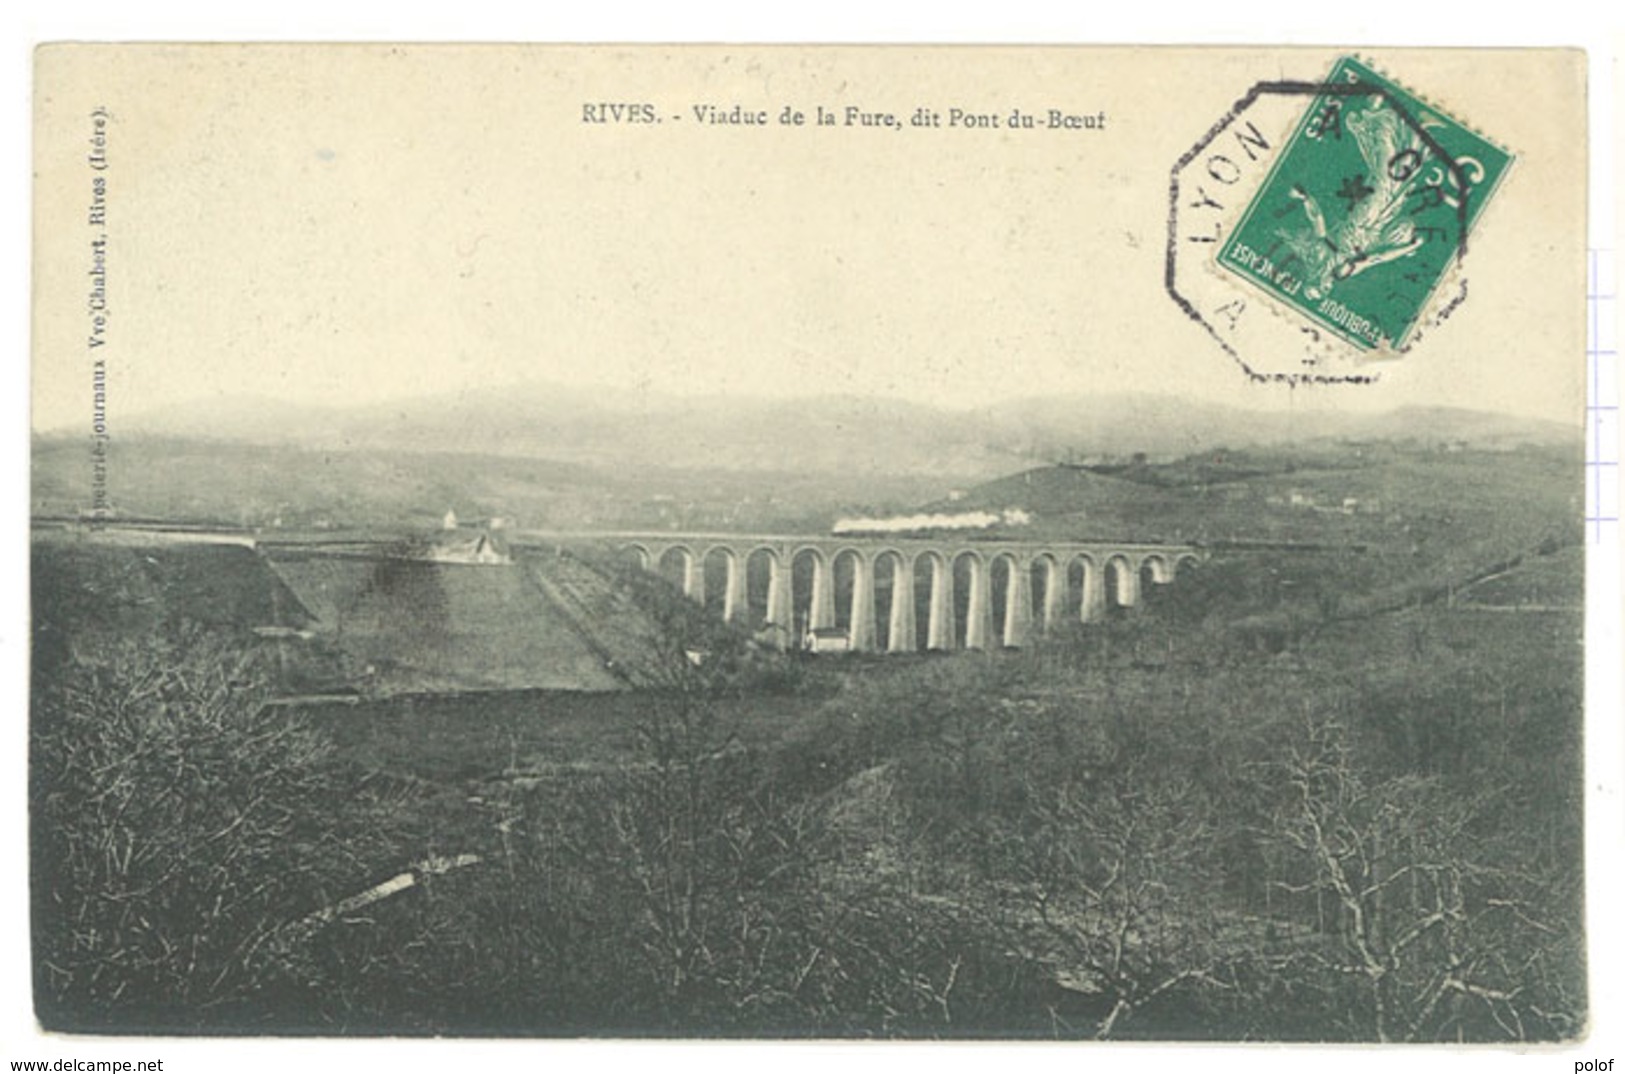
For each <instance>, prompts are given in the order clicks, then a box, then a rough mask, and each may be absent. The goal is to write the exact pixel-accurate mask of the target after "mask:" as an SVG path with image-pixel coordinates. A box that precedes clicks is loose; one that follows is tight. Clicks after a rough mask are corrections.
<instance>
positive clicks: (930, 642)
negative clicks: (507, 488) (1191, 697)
mask: <svg viewBox="0 0 1625 1074" xmlns="http://www.w3.org/2000/svg"><path fill="white" fill-rule="evenodd" d="M514 538H515V540H517V541H521V542H524V543H536V544H548V545H553V546H566V545H570V544H588V543H591V544H601V545H602V544H607V545H610V546H613V547H615V548H616V549H617V550H620V551H623V552H627V551H630V552H633V553H635V554H636V555H637V557H638V562H639V563H640V564H641V565H642V567H643V569H645V570H649V571H657V572H658V571H662V569H663V568H664V573H666V574H667V575H668V576H670V577H673V578H674V580H676V581H678V584H679V585H680V587H681V589H682V591H683V593H684V594H685V595H687V596H688V597H689V598H690V599H691V600H694V601H697V602H699V603H701V604H704V603H706V570H705V565H706V562H707V561H708V560H711V561H712V562H715V561H716V560H715V559H713V557H719V558H720V559H721V561H722V562H723V564H724V565H725V568H726V573H725V575H724V578H723V589H724V592H723V596H722V602H721V610H722V616H723V618H724V619H725V620H726V621H728V622H730V623H739V624H741V625H744V626H747V627H749V628H751V629H754V630H771V631H772V632H773V633H774V635H775V641H776V644H778V645H779V646H780V647H781V648H789V647H791V646H793V645H795V644H798V643H799V640H800V638H801V637H802V636H803V635H805V634H806V633H808V632H811V631H831V630H834V629H835V628H836V625H837V620H838V619H840V618H844V620H845V623H846V627H845V634H846V646H847V648H848V649H849V650H851V651H853V652H888V653H906V652H916V651H919V650H921V649H925V650H936V651H948V650H952V649H955V648H958V647H959V646H961V645H963V647H965V648H967V649H993V648H1019V647H1021V646H1022V645H1025V644H1027V643H1028V641H1029V640H1030V639H1031V638H1032V637H1033V636H1034V634H1035V633H1042V632H1045V631H1050V630H1053V629H1055V628H1056V627H1058V626H1060V625H1061V624H1062V622H1063V621H1064V620H1065V619H1066V618H1069V617H1070V616H1071V615H1075V616H1076V617H1077V619H1078V620H1079V621H1081V622H1085V623H1088V622H1094V621H1097V620H1099V619H1101V618H1103V617H1104V616H1105V615H1106V614H1107V612H1108V610H1109V609H1110V608H1111V607H1132V606H1134V605H1135V604H1137V603H1139V602H1140V599H1141V592H1140V589H1141V576H1142V574H1144V575H1145V576H1146V577H1147V578H1149V579H1150V581H1151V583H1152V584H1153V585H1158V586H1161V585H1169V584H1171V583H1173V582H1174V581H1175V579H1176V578H1177V577H1178V574H1179V572H1180V571H1181V570H1183V569H1185V568H1187V567H1189V566H1191V565H1194V564H1198V563H1200V562H1201V561H1202V559H1203V558H1205V556H1204V554H1203V553H1202V552H1201V551H1200V550H1198V549H1197V547H1196V546H1194V545H1178V544H1132V543H1122V542H1070V541H1016V540H990V541H989V540H971V539H968V538H965V539H959V540H953V539H947V538H902V537H898V538H893V537H885V536H872V537H820V536H763V535H751V534H726V533H632V532H627V533H546V532H524V533H517V534H515V535H514ZM762 558H766V559H767V562H768V572H767V574H768V577H767V594H766V601H765V604H763V607H764V609H765V610H764V611H763V612H762V613H761V614H760V620H761V621H760V622H755V621H751V620H754V619H756V618H757V614H756V612H755V610H754V607H753V604H761V603H762V602H761V601H760V598H759V597H756V596H755V595H753V594H752V592H751V590H750V585H751V582H750V575H751V572H750V570H749V569H748V568H749V565H750V564H751V563H752V562H760V560H761V559H762ZM837 561H850V563H851V584H850V586H849V587H848V588H847V592H846V593H845V594H844V603H845V604H846V607H845V608H844V609H843V610H844V612H845V613H846V614H845V615H844V617H842V616H837V613H836V608H837V603H836V601H837V592H836V590H837V586H836V564H837ZM798 564H805V565H807V566H806V567H803V569H802V573H803V574H804V575H805V574H806V573H807V570H808V568H810V575H811V579H810V586H804V587H803V588H804V589H806V590H807V594H806V598H805V600H804V601H802V600H800V599H798V595H797V585H796V570H797V566H798ZM1079 567H1081V574H1080V583H1079V584H1078V585H1077V586H1074V585H1073V583H1072V581H1071V578H1072V576H1073V574H1074V573H1076V572H1075V571H1074V568H1079ZM956 568H961V569H960V570H959V571H957V572H956ZM917 572H919V573H917ZM956 573H959V574H960V575H961V576H962V577H963V578H964V579H965V580H966V582H967V584H968V587H969V592H968V593H967V594H965V595H964V597H963V598H961V597H959V596H958V595H957V594H956V592H955V589H956V580H955V575H956ZM995 576H997V577H998V578H1000V579H1001V582H1000V584H999V586H998V587H997V588H999V589H1001V590H1002V600H1001V606H1000V607H999V609H997V611H996V610H995V609H994V606H993V600H994V593H995V588H996V587H995V582H994V579H995ZM917 578H923V579H928V580H929V581H928V585H929V599H928V601H927V605H926V607H927V613H926V616H925V620H926V621H925V630H924V636H923V637H922V636H920V631H919V629H918V626H917V623H916V579H917ZM877 582H879V583H881V584H880V585H878V586H877ZM881 590H884V592H883V593H882V592H881ZM713 600H714V597H713ZM961 607H963V608H964V611H963V613H962V614H961V612H960V611H959V609H960V608H961Z"/></svg>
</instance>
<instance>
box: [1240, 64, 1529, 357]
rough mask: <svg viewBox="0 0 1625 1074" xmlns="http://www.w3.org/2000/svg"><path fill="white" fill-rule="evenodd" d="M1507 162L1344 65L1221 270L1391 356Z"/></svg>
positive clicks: (1248, 215) (1455, 125) (1257, 199)
mask: <svg viewBox="0 0 1625 1074" xmlns="http://www.w3.org/2000/svg"><path fill="white" fill-rule="evenodd" d="M1512 159H1513V158H1512V155H1511V154H1510V153H1508V152H1507V151H1506V150H1504V149H1501V148H1500V147H1498V146H1496V145H1494V144H1492V143H1490V142H1488V141H1486V140H1485V139H1484V138H1482V137H1480V136H1479V135H1478V134H1476V133H1475V132H1473V131H1471V130H1469V129H1468V128H1467V127H1465V126H1464V125H1463V124H1462V123H1460V122H1459V121H1457V120H1456V119H1454V118H1452V117H1451V116H1448V115H1446V114H1445V113H1444V112H1441V111H1440V110H1439V109H1437V108H1434V107H1432V106H1431V105H1429V104H1427V103H1426V102H1424V101H1420V100H1418V99H1417V98H1416V97H1414V96H1413V95H1411V94H1410V93H1408V92H1406V91H1405V90H1404V89H1402V88H1400V87H1399V86H1396V85H1395V84H1394V83H1393V82H1391V81H1389V80H1388V79H1386V78H1384V77H1382V76H1381V75H1379V74H1377V73H1376V72H1375V71H1373V70H1371V68H1369V67H1367V66H1365V65H1364V64H1362V63H1360V62H1359V61H1358V60H1355V59H1353V58H1352V57H1344V58H1343V59H1341V60H1339V61H1338V62H1337V65H1336V66H1335V67H1333V68H1332V73H1331V76H1330V77H1329V78H1328V79H1327V81H1326V85H1325V86H1324V87H1323V89H1322V91H1321V92H1320V93H1319V94H1318V95H1317V96H1315V97H1314V98H1313V100H1312V103H1311V104H1310V107H1309V109H1308V110H1307V111H1306V112H1305V113H1304V115H1303V117H1302V119H1300V120H1299V122H1298V125H1297V127H1296V129H1295V130H1294V131H1293V133H1292V137H1291V140H1290V141H1289V142H1288V143H1287V146H1286V149H1285V151H1284V152H1282V154H1281V155H1280V157H1279V158H1277V160H1276V162H1275V166H1274V168H1273V169H1272V170H1271V171H1270V173H1269V176H1268V177H1267V178H1266V179H1265V181H1264V184H1263V186H1261V187H1260V188H1259V190H1258V193H1257V194H1256V195H1255V196H1254V197H1253V199H1252V201H1251V202H1250V203H1249V204H1248V206H1247V209H1246V212H1245V213H1244V214H1243V216H1242V218H1241V222H1240V223H1239V224H1238V225H1237V227H1236V228H1235V230H1234V231H1233V232H1232V233H1231V234H1230V237H1229V239H1228V241H1226V242H1225V243H1224V244H1223V245H1222V246H1221V247H1220V248H1219V252H1218V263H1219V265H1220V266H1221V267H1222V268H1224V269H1225V270H1227V271H1229V272H1233V273H1235V274H1236V275H1238V276H1240V277H1241V278H1242V279H1244V280H1247V281H1249V282H1251V283H1252V284H1253V285H1255V286H1257V287H1259V288H1261V289H1262V290H1263V291H1264V292H1265V293H1267V294H1269V295H1272V296H1273V297H1275V298H1276V299H1277V300H1279V301H1281V302H1285V303H1287V304H1288V305H1289V306H1291V307H1293V308H1294V309H1296V310H1298V311H1300V312H1301V313H1302V314H1303V315H1304V316H1306V317H1308V318H1309V319H1310V320H1311V321H1312V322H1314V323H1315V324H1317V325H1320V326H1322V327H1324V328H1325V329H1326V330H1327V331H1329V332H1331V333H1333V334H1335V335H1336V336H1338V337H1339V338H1341V339H1344V340H1346V341H1348V342H1349V343H1351V344H1353V345H1355V346H1357V347H1360V348H1362V349H1364V350H1380V349H1395V350H1397V349H1401V348H1403V347H1405V345H1406V344H1407V343H1408V341H1409V340H1410V338H1411V335H1412V333H1413V331H1414V330H1415V329H1416V328H1417V326H1418V324H1419V323H1420V322H1421V320H1422V318H1423V315H1424V313H1425V312H1426V311H1427V310H1428V308H1429V303H1430V300H1431V299H1432V297H1433V295H1434V293H1435V292H1436V291H1438V289H1439V286H1440V284H1441V282H1442V281H1443V280H1444V279H1445V276H1446V274H1447V273H1448V272H1449V271H1450V270H1451V267H1452V266H1453V265H1454V264H1455V263H1456V262H1457V261H1458V260H1459V259H1460V255H1461V253H1462V252H1463V250H1465V248H1466V243H1467V235H1468V233H1469V231H1470V230H1471V229H1472V226H1473V223H1474V221H1475V220H1477V218H1478V215H1479V214H1480V213H1481V212H1483V210H1484V206H1485V205H1486V204H1488V202H1489V200H1490V197H1491V195H1492V194H1493V193H1494V191H1495V188H1496V186H1497V184H1499V182H1500V181H1501V178H1502V177H1503V176H1504V175H1505V174H1506V172H1507V169H1508V167H1509V166H1510V165H1511V163H1512Z"/></svg>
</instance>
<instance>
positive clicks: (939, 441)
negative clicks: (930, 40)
mask: <svg viewBox="0 0 1625 1074" xmlns="http://www.w3.org/2000/svg"><path fill="white" fill-rule="evenodd" d="M121 433H122V434H123V435H146V436H162V437H169V438H176V439H187V440H207V441H225V442H237V443H250V444H281V445H297V446H300V447H304V448H323V449H374V450H387V451H404V452H428V453H438V452H458V453H469V454H485V455H498V456H509V457H524V458H537V459H551V460H557V461H562V462H575V463H581V464H585V465H590V466H599V467H606V466H607V467H615V468H621V467H626V466H639V465H642V466H649V465H658V466H663V467H671V468H680V469H681V468H687V469H719V470H755V471H782V472H787V473H794V472H801V473H857V474H927V473H929V474H952V475H962V476H966V477H971V478H981V479H985V478H991V477H994V476H997V475H999V474H1007V473H1010V472H1012V471H1014V470H1019V469H1023V468H1025V467H1028V466H1031V465H1033V464H1035V463H1048V462H1070V461H1082V460H1089V459H1097V458H1099V457H1102V456H1107V455H1114V456H1120V457H1124V458H1127V457H1129V456H1131V455H1133V454H1136V453H1144V454H1146V455H1149V456H1152V457H1154V458H1164V459H1167V458H1176V457H1180V456H1184V455H1187V454H1190V453H1191V452H1195V451H1201V450H1205V449H1207V448H1211V447H1214V446H1218V445H1226V446H1229V447H1242V446H1246V445H1252V444H1279V443H1297V442H1303V441H1307V440H1313V439H1328V438H1331V439H1338V438H1341V439H1354V440H1402V441H1417V442H1422V443H1439V442H1449V441H1458V440H1459V441H1466V442H1469V443H1471V444H1473V446H1475V447H1489V448H1499V447H1510V446H1515V445H1517V444H1519V443H1535V444H1562V443H1571V442H1578V437H1579V434H1580V427H1579V425H1578V422H1577V423H1576V424H1575V426H1573V427H1572V428H1571V427H1569V426H1566V425H1562V424H1558V423H1554V422H1545V421H1537V420H1530V419H1524V418H1518V417H1513V416H1510V415H1503V414H1489V413H1482V412H1477V411H1470V410H1460V409H1453V408H1445V407H1430V408H1423V407H1408V408H1403V409H1399V410H1394V411H1389V412H1385V413H1375V414H1359V413H1350V412H1328V411H1319V410H1316V411H1305V412H1302V413H1297V414H1279V413H1264V412H1257V411H1251V410H1244V409H1240V408H1236V407H1227V406H1219V405H1214V404H1210V403H1203V402H1197V401H1193V400H1189V399H1181V398H1177V397H1174V396H1169V395H1158V394H1148V393H1131V394H1124V393H1116V394H1102V395H1099V396H1045V397H1034V398H1030V399H1022V400H1016V401H1011V402H1004V403H999V404H996V405H992V406H989V407H984V408H979V409H974V410H946V409H940V408H935V407H930V406H923V405H919V404H914V403H910V402H906V401H903V400H898V399H889V398H869V397H855V396H841V395H825V396H811V397H807V398H802V399H793V400H785V399H763V398H753V397H732V396H695V397H684V396H670V395H658V394H653V393H642V392H633V391H625V390H619V391H609V390H598V389H584V388H580V387H566V386H561V385H550V384H529V385H522V386H506V387H502V388H482V389H476V390H471V391H468V392H464V393H460V394H458V395H455V396H450V397H435V398H423V399H413V400H406V401H402V402H397V403H390V404H387V405H369V406H365V407H354V408H342V407H299V406H293V405H289V404H286V403H280V402H271V401H264V400H253V399H227V400H211V401H209V402H208V403H206V404H203V403H196V404H186V405H182V406H175V407H170V408H166V409H164V410H160V411H153V412H149V413H147V414H144V415H143V414H138V415H132V416H129V417H127V418H125V419H123V424H122V425H121Z"/></svg>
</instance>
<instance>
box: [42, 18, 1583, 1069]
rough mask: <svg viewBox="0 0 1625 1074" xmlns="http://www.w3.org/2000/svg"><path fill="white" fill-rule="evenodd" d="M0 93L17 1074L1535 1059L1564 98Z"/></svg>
mask: <svg viewBox="0 0 1625 1074" xmlns="http://www.w3.org/2000/svg"><path fill="white" fill-rule="evenodd" d="M1351 56H1352V57H1353V58H1352V60H1351V59H1349V58H1350V57H1351ZM1350 71H1354V72H1356V74H1355V76H1354V77H1353V78H1352V80H1351V79H1350V77H1348V72H1350ZM1334 73H1336V77H1335V78H1334ZM36 77H37V83H36V86H37V92H36V102H37V115H36V127H35V148H34V152H35V158H34V170H35V176H36V179H35V184H36V185H35V220H34V223H35V248H34V274H35V292H34V294H35V305H34V316H35V323H34V328H35V334H34V354H33V363H34V364H33V369H34V372H33V426H34V427H33V433H34V437H33V489H32V499H31V506H32V510H33V514H34V520H35V521H34V528H33V542H32V544H33V587H34V594H35V611H34V622H33V629H34V656H33V660H34V665H33V666H34V687H33V695H32V710H31V734H32V741H31V754H30V770H31V777H32V779H31V783H32V786H31V795H32V798H31V804H32V824H33V828H32V850H33V868H34V872H33V877H34V879H33V883H34V888H33V897H34V905H35V913H36V917H35V933H34V948H33V957H34V979H35V1004H36V1012H37V1015H38V1017H39V1019H40V1021H41V1022H42V1023H43V1024H44V1025H45V1026H47V1027H49V1028H54V1029H63V1030H68V1031H74V1032H115V1033H117V1032H152V1031H159V1032H173V1033H197V1032H222V1031H225V1032H237V1033H266V1032H271V1033H275V1032H302V1033H309V1032H318V1033H331V1034H346V1033H363V1034H377V1033H387V1034H402V1033H404V1034H425V1033H455V1034H490V1035H500V1036H530V1035H548V1036H558V1035H568V1036H576V1035H589V1036H649V1035H654V1036H729V1037H740V1036H742V1037H780V1036H785V1035H790V1036H813V1037H872V1036H898V1037H910V1038H938V1037H948V1038H964V1037H975V1038H985V1037H994V1038H1020V1039H1047V1038H1053V1037H1059V1038H1063V1039H1091V1038H1104V1039H1139V1040H1145V1039H1150V1040H1259V1039H1266V1040H1316V1041H1324V1040H1335V1041H1358V1042H1368V1041H1410V1040H1417V1041H1420V1040H1429V1041H1432V1040H1447V1041H1458V1040H1459V1041H1483V1042H1523V1041H1566V1040H1572V1039H1573V1038H1575V1037H1576V1036H1578V1035H1580V1034H1581V1033H1583V1032H1584V1030H1585V1027H1586V1025H1587V1020H1588V1018H1589V1014H1588V1004H1587V1000H1586V985H1585V948H1584V929H1583V922H1582V917H1581V900H1580V885H1581V878H1582V875H1583V874H1582V861H1581V856H1582V855H1581V847H1582V832H1581V825H1580V810H1579V796H1580V793H1581V779H1580V770H1581V753H1580V715H1581V681H1580V672H1581V648H1580V632H1581V631H1580V627H1581V603H1582V600H1581V594H1582V561H1583V555H1582V547H1581V540H1582V534H1581V525H1580V520H1581V515H1582V493H1583V487H1582V481H1581V465H1580V460H1581V448H1582V441H1581V429H1582V425H1581V418H1582V410H1583V407H1584V381H1583V372H1584V363H1583V359H1584V354H1585V319H1584V315H1585V305H1584V296H1585V293H1586V292H1585V290H1584V288H1585V284H1586V281H1585V258H1584V249H1585V206H1586V182H1585V176H1586V167H1587V156H1586V134H1585V122H1584V121H1585V107H1584V79H1585V71H1584V64H1583V57H1582V56H1581V55H1580V54H1578V53H1574V52H1566V51H1557V50H1545V51H1537V50H1529V51H1518V50H1509V51H1497V52H1482V51H1438V50H1433V51H1422V50H1362V51H1360V52H1359V53H1358V54H1357V55H1354V54H1352V53H1350V52H1349V51H1348V50H1337V49H1275V50H1272V49H1173V48H1169V49H1154V50H1129V49H1086V48H1076V49H1054V48H970V49H967V48H835V47H825V48H800V47H797V48H751V47H689V46H684V47H664V48H662V47H624V48H622V47H595V48H584V47H578V48H559V47H549V48H541V47H513V46H478V47H474V46H400V47H390V46H361V45H355V46H328V47H312V46H117V47H115V46H68V45H63V46H53V47H50V48H46V49H43V50H41V52H40V53H39V54H38V58H37V71H36ZM1261 221H1268V222H1267V223H1260V222H1261ZM1243 229H1245V230H1243ZM1241 235H1245V236H1246V238H1247V242H1246V244H1245V245H1241V244H1240V239H1239V237H1238V238H1237V240H1236V241H1234V242H1232V241H1229V240H1231V239H1232V236H1241ZM1220 257H1224V258H1227V260H1226V261H1224V262H1221V261H1220V260H1219V259H1220Z"/></svg>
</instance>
